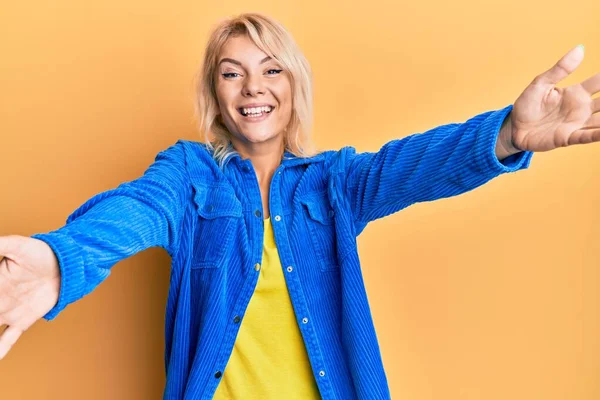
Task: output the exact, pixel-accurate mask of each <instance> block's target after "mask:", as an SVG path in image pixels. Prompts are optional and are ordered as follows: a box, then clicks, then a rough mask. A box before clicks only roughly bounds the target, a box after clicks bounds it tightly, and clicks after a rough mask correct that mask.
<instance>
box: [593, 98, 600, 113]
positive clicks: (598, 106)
mask: <svg viewBox="0 0 600 400" xmlns="http://www.w3.org/2000/svg"><path fill="white" fill-rule="evenodd" d="M598 111H600V97H598V98H597V99H594V100H592V112H593V113H597V112H598Z"/></svg>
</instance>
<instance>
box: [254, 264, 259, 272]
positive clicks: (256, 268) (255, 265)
mask: <svg viewBox="0 0 600 400" xmlns="http://www.w3.org/2000/svg"><path fill="white" fill-rule="evenodd" d="M254 269H255V270H256V271H258V270H260V264H259V263H256V264H254Z"/></svg>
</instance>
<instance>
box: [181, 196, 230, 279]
mask: <svg viewBox="0 0 600 400" xmlns="http://www.w3.org/2000/svg"><path fill="white" fill-rule="evenodd" d="M193 186H194V190H195V193H194V203H195V204H196V211H197V213H198V220H197V221H196V228H195V231H194V250H193V256H192V263H191V267H192V269H194V268H221V267H222V266H223V264H224V263H225V262H226V261H227V260H226V256H227V250H228V249H230V247H231V244H232V241H233V239H234V235H235V233H236V229H237V227H238V224H239V222H240V219H241V217H242V205H241V203H240V201H239V200H238V198H237V197H236V196H235V193H234V192H233V189H232V188H231V187H228V186H206V185H199V184H198V185H196V184H194V185H193Z"/></svg>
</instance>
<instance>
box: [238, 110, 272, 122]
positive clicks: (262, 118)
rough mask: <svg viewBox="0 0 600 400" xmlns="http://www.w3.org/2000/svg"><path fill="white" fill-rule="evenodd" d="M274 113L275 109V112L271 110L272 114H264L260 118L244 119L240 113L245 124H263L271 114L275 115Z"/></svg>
mask: <svg viewBox="0 0 600 400" xmlns="http://www.w3.org/2000/svg"><path fill="white" fill-rule="evenodd" d="M274 111H275V108H273V110H271V112H270V113H262V115H261V116H260V117H244V116H243V115H242V114H241V113H240V115H242V118H243V121H244V122H261V121H264V120H265V119H267V118H269V116H270V115H271V114H273V112H274Z"/></svg>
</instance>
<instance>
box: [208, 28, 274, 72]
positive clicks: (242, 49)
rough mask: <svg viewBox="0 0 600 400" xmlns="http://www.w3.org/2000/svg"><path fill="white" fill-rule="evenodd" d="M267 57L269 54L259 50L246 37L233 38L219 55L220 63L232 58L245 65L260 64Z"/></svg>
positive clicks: (226, 43)
mask: <svg viewBox="0 0 600 400" xmlns="http://www.w3.org/2000/svg"><path fill="white" fill-rule="evenodd" d="M265 57H267V54H266V53H265V52H264V51H262V50H261V49H259V48H258V46H256V45H255V44H254V42H253V41H252V40H251V39H250V38H249V37H248V36H246V35H243V36H233V37H230V38H229V39H227V41H226V42H225V44H224V45H223V48H221V52H220V54H219V58H218V59H219V61H220V60H221V59H222V58H232V59H234V60H238V61H240V62H242V63H243V64H249V65H251V64H258V63H260V61H261V60H263V59H264V58H265Z"/></svg>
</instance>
